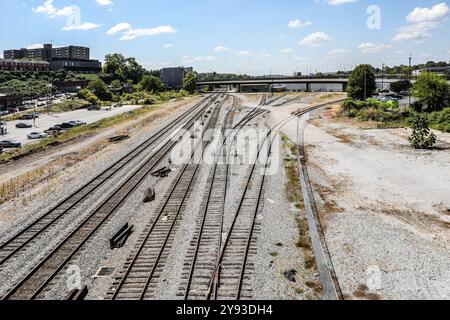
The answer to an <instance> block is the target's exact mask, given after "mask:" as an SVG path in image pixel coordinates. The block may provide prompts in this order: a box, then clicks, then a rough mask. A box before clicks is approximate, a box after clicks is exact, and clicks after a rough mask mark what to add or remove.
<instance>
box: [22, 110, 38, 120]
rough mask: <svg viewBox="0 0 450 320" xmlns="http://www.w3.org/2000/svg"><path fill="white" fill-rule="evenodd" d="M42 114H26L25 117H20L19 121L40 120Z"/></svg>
mask: <svg viewBox="0 0 450 320" xmlns="http://www.w3.org/2000/svg"><path fill="white" fill-rule="evenodd" d="M39 116H40V113H38V112H33V113H29V114H24V115H23V116H20V118H19V120H33V119H37V118H39Z"/></svg>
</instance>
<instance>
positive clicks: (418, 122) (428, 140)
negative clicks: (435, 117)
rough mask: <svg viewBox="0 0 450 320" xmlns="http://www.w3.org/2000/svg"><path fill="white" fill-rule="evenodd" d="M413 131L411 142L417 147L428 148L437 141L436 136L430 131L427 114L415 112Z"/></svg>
mask: <svg viewBox="0 0 450 320" xmlns="http://www.w3.org/2000/svg"><path fill="white" fill-rule="evenodd" d="M412 129H413V133H412V135H411V137H410V138H409V142H410V143H411V145H412V146H413V147H414V148H416V149H428V148H431V147H432V146H433V145H434V144H435V143H436V136H435V135H434V134H433V133H432V132H431V131H430V128H429V127H428V121H427V118H426V116H425V115H422V114H420V113H415V114H414V115H413V118H412Z"/></svg>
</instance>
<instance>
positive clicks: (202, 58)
mask: <svg viewBox="0 0 450 320" xmlns="http://www.w3.org/2000/svg"><path fill="white" fill-rule="evenodd" d="M182 60H183V63H185V64H188V63H194V62H212V61H214V60H216V57H213V56H198V57H193V58H191V57H190V56H189V55H185V56H183V57H182Z"/></svg>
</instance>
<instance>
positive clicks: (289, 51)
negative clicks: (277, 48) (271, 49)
mask: <svg viewBox="0 0 450 320" xmlns="http://www.w3.org/2000/svg"><path fill="white" fill-rule="evenodd" d="M291 52H294V50H292V49H291V48H286V49H283V50H281V53H291Z"/></svg>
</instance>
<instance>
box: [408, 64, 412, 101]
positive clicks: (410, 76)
mask: <svg viewBox="0 0 450 320" xmlns="http://www.w3.org/2000/svg"><path fill="white" fill-rule="evenodd" d="M411 61H412V55H409V83H411V79H412V69H411V68H412V64H411ZM408 107H411V92H409V95H408Z"/></svg>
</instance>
